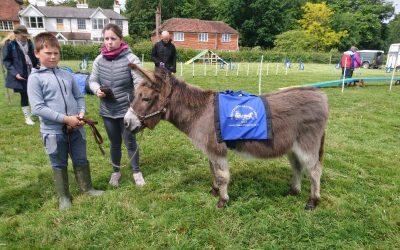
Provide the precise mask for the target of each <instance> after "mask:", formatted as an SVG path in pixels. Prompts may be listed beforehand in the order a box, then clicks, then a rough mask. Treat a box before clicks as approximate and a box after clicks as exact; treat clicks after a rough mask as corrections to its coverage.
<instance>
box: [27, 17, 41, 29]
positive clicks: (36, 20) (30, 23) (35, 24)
mask: <svg viewBox="0 0 400 250" xmlns="http://www.w3.org/2000/svg"><path fill="white" fill-rule="evenodd" d="M24 23H25V26H26V27H28V28H38V29H43V28H44V25H43V17H40V16H30V17H24Z"/></svg>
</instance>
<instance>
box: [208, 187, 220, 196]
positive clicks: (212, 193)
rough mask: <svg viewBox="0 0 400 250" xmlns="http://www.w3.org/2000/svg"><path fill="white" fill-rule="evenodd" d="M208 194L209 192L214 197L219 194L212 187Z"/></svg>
mask: <svg viewBox="0 0 400 250" xmlns="http://www.w3.org/2000/svg"><path fill="white" fill-rule="evenodd" d="M210 194H211V195H212V196H214V197H217V196H219V192H218V189H215V188H212V189H211V191H210Z"/></svg>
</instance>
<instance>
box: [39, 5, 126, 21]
mask: <svg viewBox="0 0 400 250" xmlns="http://www.w3.org/2000/svg"><path fill="white" fill-rule="evenodd" d="M35 8H37V9H38V10H39V11H40V12H42V13H43V15H45V16H46V17H55V18H89V17H90V16H91V15H92V14H93V13H94V12H95V11H96V10H97V9H89V8H76V7H58V6H35ZM102 10H103V13H104V15H105V16H106V17H108V18H111V19H120V20H121V19H123V20H127V18H126V17H124V16H121V15H120V14H118V13H117V12H115V11H113V10H111V9H102Z"/></svg>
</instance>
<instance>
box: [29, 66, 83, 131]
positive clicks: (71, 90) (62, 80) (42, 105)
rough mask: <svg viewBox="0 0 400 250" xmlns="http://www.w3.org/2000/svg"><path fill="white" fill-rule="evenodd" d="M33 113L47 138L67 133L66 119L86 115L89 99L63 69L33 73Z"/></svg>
mask: <svg viewBox="0 0 400 250" xmlns="http://www.w3.org/2000/svg"><path fill="white" fill-rule="evenodd" d="M28 96H29V102H30V105H31V108H32V113H33V114H34V115H37V116H39V118H40V131H41V132H42V133H44V134H61V133H63V126H64V116H65V115H68V116H71V115H77V114H79V113H80V112H85V99H84V95H83V94H82V93H81V91H80V89H79V87H78V85H77V84H76V83H75V80H74V78H73V76H72V74H71V73H68V72H66V71H64V70H61V69H59V68H46V67H41V68H40V69H33V70H32V73H31V75H30V76H29V78H28Z"/></svg>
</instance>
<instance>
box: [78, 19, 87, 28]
mask: <svg viewBox="0 0 400 250" xmlns="http://www.w3.org/2000/svg"><path fill="white" fill-rule="evenodd" d="M78 29H79V30H85V29H86V21H85V19H82V18H78Z"/></svg>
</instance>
